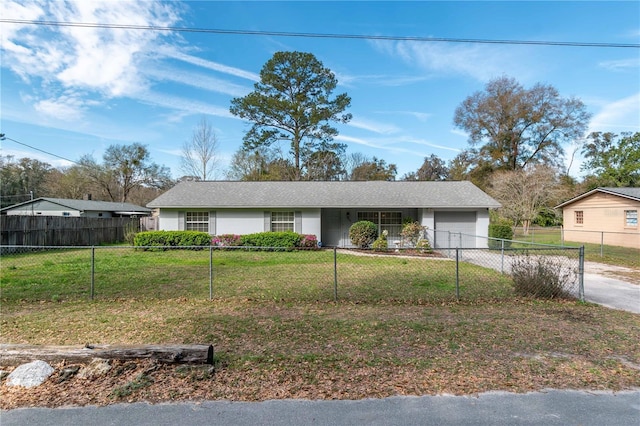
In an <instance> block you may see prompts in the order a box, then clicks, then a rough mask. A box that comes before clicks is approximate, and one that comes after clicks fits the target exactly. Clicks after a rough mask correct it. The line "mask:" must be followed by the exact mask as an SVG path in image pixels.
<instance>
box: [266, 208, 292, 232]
mask: <svg viewBox="0 0 640 426" xmlns="http://www.w3.org/2000/svg"><path fill="white" fill-rule="evenodd" d="M295 224H296V215H295V213H294V212H271V231H273V232H282V231H294V230H295Z"/></svg>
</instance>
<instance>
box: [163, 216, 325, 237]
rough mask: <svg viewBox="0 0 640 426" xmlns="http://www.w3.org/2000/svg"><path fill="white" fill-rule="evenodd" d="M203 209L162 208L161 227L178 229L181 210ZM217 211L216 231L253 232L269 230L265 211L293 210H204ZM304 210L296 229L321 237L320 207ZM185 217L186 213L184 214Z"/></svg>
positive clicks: (230, 232)
mask: <svg viewBox="0 0 640 426" xmlns="http://www.w3.org/2000/svg"><path fill="white" fill-rule="evenodd" d="M186 211H203V209H186V210H168V209H160V215H159V224H158V227H159V229H161V230H163V231H178V230H180V229H181V226H180V220H181V217H180V212H186ZM204 211H214V212H215V221H216V223H215V233H216V234H217V235H222V234H237V235H244V234H253V233H256V232H264V231H268V229H265V219H264V212H265V211H269V212H271V211H291V210H288V209H271V210H268V209H218V210H204ZM295 211H300V212H302V222H301V224H302V226H301V229H296V230H295V232H297V233H299V234H313V235H315V236H316V237H317V238H318V239H320V231H321V228H320V209H306V210H301V209H297V210H295ZM182 217H184V214H183V215H182Z"/></svg>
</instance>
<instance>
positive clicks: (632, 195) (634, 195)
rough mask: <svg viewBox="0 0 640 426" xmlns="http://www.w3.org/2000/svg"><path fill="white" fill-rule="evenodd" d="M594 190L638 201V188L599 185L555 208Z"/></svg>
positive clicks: (560, 205) (594, 191) (558, 206)
mask: <svg viewBox="0 0 640 426" xmlns="http://www.w3.org/2000/svg"><path fill="white" fill-rule="evenodd" d="M596 192H604V193H606V194H614V195H618V196H620V197H624V198H628V199H630V200H634V201H640V188H616V187H600V188H596V189H592V190H591V191H589V192H585V193H584V194H581V195H578V196H577V197H574V198H572V199H570V200H567V201H565V202H564V203H562V204H559V205H557V206H556V207H555V208H556V209H557V208H560V207H564V206H566V205H569V204H571V203H574V202H576V201H578V200H581V199H583V198H585V197H588V196H589V195H591V194H594V193H596Z"/></svg>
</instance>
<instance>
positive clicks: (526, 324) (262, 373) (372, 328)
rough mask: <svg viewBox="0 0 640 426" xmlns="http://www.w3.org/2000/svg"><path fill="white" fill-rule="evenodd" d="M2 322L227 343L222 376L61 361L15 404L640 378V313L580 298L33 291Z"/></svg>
mask: <svg viewBox="0 0 640 426" xmlns="http://www.w3.org/2000/svg"><path fill="white" fill-rule="evenodd" d="M1 327H2V342H3V343H29V344H48V345H64V344H84V343H87V342H90V343H111V344H152V343H153V344H162V343H167V344H169V343H184V344H188V343H202V344H213V345H214V348H215V350H216V356H215V358H216V366H215V367H216V370H215V373H213V374H207V373H206V372H202V371H195V372H187V373H185V370H178V368H180V367H175V366H168V365H152V364H150V363H149V362H148V361H142V362H139V363H136V364H135V365H134V366H131V364H129V367H128V368H129V369H126V370H124V369H122V368H114V369H112V370H111V372H110V373H109V374H108V375H106V376H104V377H100V378H96V379H94V380H92V381H91V383H88V382H87V381H86V380H84V379H80V378H77V377H72V378H70V379H68V380H66V381H63V382H61V383H56V382H57V380H56V377H58V375H59V374H60V373H59V371H60V370H58V372H56V373H55V374H54V376H53V377H52V378H51V379H50V380H49V381H47V383H45V384H44V385H43V386H40V387H38V388H33V389H15V388H7V387H3V398H2V400H1V402H0V407H1V408H3V409H7V408H15V407H19V406H31V405H36V406H61V405H67V404H76V405H84V404H111V403H115V402H126V401H139V400H144V401H150V402H162V401H176V400H203V399H229V400H241V401H259V400H266V399H273V398H310V399H335V398H338V399H358V398H368V397H386V396H391V395H425V394H438V393H452V394H474V393H477V392H483V391H489V390H505V391H514V392H525V391H533V390H541V389H544V388H559V389H566V388H579V389H608V390H621V389H628V388H631V387H640V316H638V315H634V314H630V313H626V312H621V311H614V310H609V309H605V308H602V307H599V306H595V305H591V304H581V303H576V302H558V301H549V302H546V301H545V302H540V301H532V300H511V301H495V302H487V301H485V302H478V303H471V302H467V303H440V304H416V303H404V302H398V301H396V302H376V303H350V302H339V303H329V302H310V303H284V302H267V301H253V300H233V301H228V300H227V301H225V300H214V301H211V302H209V301H203V300H193V299H187V298H180V299H172V300H154V299H151V300H135V299H130V300H124V299H120V300H113V301H96V302H92V303H87V302H62V303H54V302H44V303H27V302H21V303H16V304H10V305H7V304H3V306H2V320H1ZM114 365H115V366H116V367H122V366H121V365H119V364H118V363H114ZM58 367H60V366H58ZM116 371H120V374H118V375H116ZM89 384H90V386H89Z"/></svg>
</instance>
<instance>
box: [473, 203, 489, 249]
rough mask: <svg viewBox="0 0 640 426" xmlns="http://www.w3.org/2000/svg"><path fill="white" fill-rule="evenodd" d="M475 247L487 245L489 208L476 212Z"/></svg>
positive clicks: (486, 246) (485, 246)
mask: <svg viewBox="0 0 640 426" xmlns="http://www.w3.org/2000/svg"><path fill="white" fill-rule="evenodd" d="M476 236H477V237H476V247H477V248H488V247H489V209H482V210H478V211H477V212H476Z"/></svg>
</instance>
